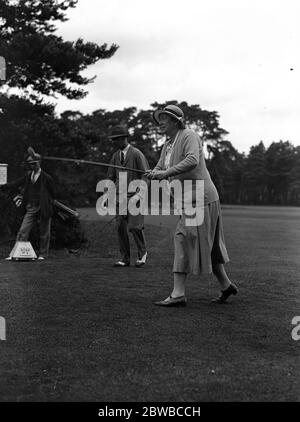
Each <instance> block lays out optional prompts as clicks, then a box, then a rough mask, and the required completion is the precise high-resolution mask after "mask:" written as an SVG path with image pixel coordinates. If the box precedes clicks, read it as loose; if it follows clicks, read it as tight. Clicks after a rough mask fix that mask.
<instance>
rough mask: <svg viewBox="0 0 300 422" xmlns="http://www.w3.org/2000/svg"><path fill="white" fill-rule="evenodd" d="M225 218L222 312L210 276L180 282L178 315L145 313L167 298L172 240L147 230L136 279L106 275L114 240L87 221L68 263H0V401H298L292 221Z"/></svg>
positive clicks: (270, 213)
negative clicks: (228, 290) (2, 328)
mask: <svg viewBox="0 0 300 422" xmlns="http://www.w3.org/2000/svg"><path fill="white" fill-rule="evenodd" d="M87 214H88V213H87ZM223 217H224V228H225V237H226V243H227V248H228V252H229V256H230V259H231V261H230V263H229V264H227V266H226V269H227V271H228V274H229V276H230V278H231V279H232V281H233V282H235V283H236V284H237V286H238V287H239V294H238V295H237V296H235V297H234V298H230V299H229V303H228V304H225V305H216V304H211V303H210V299H211V298H213V297H215V296H216V295H218V294H219V290H218V285H217V283H216V281H215V279H214V278H213V276H211V275H207V276H203V277H201V279H200V278H199V277H195V276H192V277H190V278H189V280H188V287H187V297H188V305H187V307H185V308H168V309H165V308H160V307H155V306H154V305H153V302H154V301H155V300H159V299H164V298H165V297H166V296H168V294H169V293H170V289H171V287H172V272H171V270H172V261H173V240H172V228H171V227H166V226H159V225H157V221H156V222H155V224H156V225H152V224H147V225H146V229H145V233H146V236H147V242H148V251H149V260H148V262H147V264H146V266H145V267H143V268H140V269H136V268H135V267H134V266H131V267H128V268H124V269H121V268H114V267H112V264H113V262H114V260H115V259H118V258H119V255H118V250H117V244H116V242H117V238H116V230H115V227H114V226H113V224H111V225H108V226H106V227H105V229H104V230H103V231H102V232H101V230H102V228H103V225H104V223H103V222H102V221H98V220H97V219H96V218H93V219H90V220H89V219H88V218H86V220H85V221H84V222H83V224H84V226H85V229H86V233H87V236H88V238H89V242H88V244H87V245H86V247H85V248H84V249H82V250H81V251H80V252H79V253H78V254H75V255H74V254H68V253H67V252H65V251H57V252H56V251H54V252H53V251H52V254H51V257H50V259H49V260H48V261H45V262H33V263H21V262H20V263H14V262H5V261H4V260H1V262H0V272H1V275H0V316H2V317H4V318H5V319H6V328H7V332H6V337H7V339H6V341H0V365H1V377H0V400H1V401H100V402H101V401H106V402H108V401H129V402H130V401H142V402H146V401H195V402H196V401H197V402H198V401H299V400H300V341H298V342H297V341H294V340H293V339H292V337H291V331H292V328H293V326H292V324H291V321H292V319H293V317H294V316H296V315H300V279H299V269H300V259H299V254H300V225H299V217H300V209H297V208H279V207H277V208H272V207H262V208H259V207H224V211H223ZM10 246H12V245H6V248H4V247H2V249H1V250H0V253H1V257H2V258H3V257H5V256H6V254H7V251H8V250H9V248H10ZM132 249H133V254H132V263H134V260H135V258H136V251H135V248H134V245H132Z"/></svg>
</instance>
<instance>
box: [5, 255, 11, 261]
mask: <svg viewBox="0 0 300 422" xmlns="http://www.w3.org/2000/svg"><path fill="white" fill-rule="evenodd" d="M4 259H5V261H12V257H11V256H8V257H7V258H4Z"/></svg>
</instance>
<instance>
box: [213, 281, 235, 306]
mask: <svg viewBox="0 0 300 422" xmlns="http://www.w3.org/2000/svg"><path fill="white" fill-rule="evenodd" d="M237 293H238V289H237V287H236V286H235V285H234V284H230V286H229V287H227V289H226V290H223V291H222V293H221V296H220V297H217V298H216V299H212V301H211V302H212V303H225V302H226V300H227V299H228V298H229V296H231V295H236V294H237Z"/></svg>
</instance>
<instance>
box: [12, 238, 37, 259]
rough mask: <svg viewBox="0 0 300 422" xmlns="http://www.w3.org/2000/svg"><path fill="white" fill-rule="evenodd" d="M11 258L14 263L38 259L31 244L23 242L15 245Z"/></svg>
mask: <svg viewBox="0 0 300 422" xmlns="http://www.w3.org/2000/svg"><path fill="white" fill-rule="evenodd" d="M9 256H10V258H11V259H12V260H14V261H34V260H35V259H37V256H36V253H35V252H34V249H33V247H32V245H31V243H30V242H21V241H17V242H16V243H15V246H14V247H13V249H12V251H11V253H10V254H9Z"/></svg>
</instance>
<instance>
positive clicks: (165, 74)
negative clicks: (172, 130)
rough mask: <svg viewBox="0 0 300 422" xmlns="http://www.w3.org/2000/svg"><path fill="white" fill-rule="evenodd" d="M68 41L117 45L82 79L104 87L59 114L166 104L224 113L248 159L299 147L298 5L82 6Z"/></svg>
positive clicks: (108, 1) (86, 0)
mask: <svg viewBox="0 0 300 422" xmlns="http://www.w3.org/2000/svg"><path fill="white" fill-rule="evenodd" d="M67 16H68V18H69V21H67V22H65V23H62V24H59V27H58V34H59V35H61V36H63V38H64V39H65V40H70V41H73V40H76V39H77V38H83V39H84V41H91V42H95V43H98V44H100V45H102V44H104V43H107V44H108V45H111V44H113V43H115V44H117V45H119V49H118V50H117V52H116V53H115V55H114V56H113V57H112V58H110V59H108V60H100V61H99V62H98V63H97V64H95V65H93V66H90V67H89V68H88V70H86V71H85V72H83V75H85V76H94V75H96V76H97V78H96V80H95V82H94V83H92V84H90V85H88V87H87V89H88V91H89V94H88V96H87V97H86V98H84V99H82V100H79V101H78V100H73V101H70V100H66V99H64V98H59V99H58V101H57V103H58V105H57V111H58V112H59V113H60V112H62V111H64V110H79V111H81V112H83V113H92V112H93V111H94V110H97V109H100V108H104V109H106V110H116V109H119V110H120V109H123V108H124V107H131V106H135V107H137V108H138V109H143V108H150V104H151V103H153V102H155V101H158V102H164V101H168V100H178V101H187V102H188V103H189V104H199V105H200V107H201V108H203V109H206V110H209V111H213V110H215V111H217V112H218V113H219V115H220V126H221V127H222V128H223V129H225V130H227V131H228V132H229V135H228V136H227V138H226V139H228V140H229V141H230V142H231V143H232V144H233V145H234V146H235V148H237V149H238V150H239V151H240V152H246V153H247V152H248V151H249V148H250V147H251V146H252V145H256V144H257V143H259V142H260V140H263V141H264V143H265V145H266V146H268V145H270V143H271V142H273V141H279V140H283V141H286V140H289V141H291V142H292V143H293V144H294V145H300V119H299V116H298V114H299V112H300V89H299V88H300V25H299V23H298V21H299V16H300V2H299V0H185V1H183V0H151V1H149V0H79V2H78V4H77V6H76V8H75V9H70V10H69V11H68V13H67Z"/></svg>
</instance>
